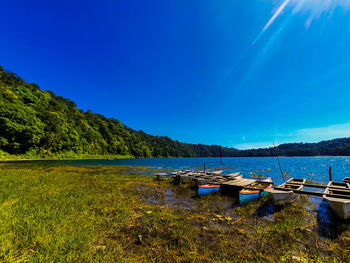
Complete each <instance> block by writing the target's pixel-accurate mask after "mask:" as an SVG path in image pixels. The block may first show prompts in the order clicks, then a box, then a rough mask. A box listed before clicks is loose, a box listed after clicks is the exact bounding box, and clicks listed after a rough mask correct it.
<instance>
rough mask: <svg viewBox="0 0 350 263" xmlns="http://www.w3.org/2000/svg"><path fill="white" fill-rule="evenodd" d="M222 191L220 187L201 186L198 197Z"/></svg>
mask: <svg viewBox="0 0 350 263" xmlns="http://www.w3.org/2000/svg"><path fill="white" fill-rule="evenodd" d="M219 189H220V185H200V186H198V195H199V196H202V195H208V194H212V193H215V192H218V191H219Z"/></svg>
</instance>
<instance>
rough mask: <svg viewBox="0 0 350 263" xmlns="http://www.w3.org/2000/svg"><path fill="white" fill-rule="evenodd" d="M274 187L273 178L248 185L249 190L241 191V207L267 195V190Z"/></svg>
mask: <svg viewBox="0 0 350 263" xmlns="http://www.w3.org/2000/svg"><path fill="white" fill-rule="evenodd" d="M272 185H273V184H272V180H271V177H269V178H267V179H265V180H263V181H256V182H255V183H252V184H251V185H248V186H247V188H243V189H242V190H241V191H239V203H240V204H241V205H242V204H246V203H248V202H250V201H252V200H254V199H257V198H260V197H262V196H264V195H267V192H266V190H268V189H270V188H272ZM252 188H253V189H252Z"/></svg>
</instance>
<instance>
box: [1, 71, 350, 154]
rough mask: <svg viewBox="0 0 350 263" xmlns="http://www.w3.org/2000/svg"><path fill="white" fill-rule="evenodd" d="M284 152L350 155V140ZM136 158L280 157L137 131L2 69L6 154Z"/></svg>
mask: <svg viewBox="0 0 350 263" xmlns="http://www.w3.org/2000/svg"><path fill="white" fill-rule="evenodd" d="M277 150H278V153H279V155H284V156H313V155H350V138H345V139H335V140H331V141H324V142H320V143H293V144H282V145H280V146H278V149H277ZM9 154H10V155H25V156H29V157H30V156H45V157H51V156H52V157H55V156H69V157H79V156H93V155H96V156H108V155H111V156H117V155H120V156H133V157H192V156H193V157H204V156H208V157H211V156H220V154H222V156H274V155H275V152H274V150H273V149H272V148H266V149H255V150H244V151H243V150H237V149H234V148H227V147H220V146H217V145H201V144H187V143H181V142H178V141H174V140H172V139H170V138H168V137H158V136H152V135H149V134H146V133H144V132H142V131H135V130H133V129H130V128H128V127H126V126H125V125H123V124H122V123H121V122H120V121H118V120H116V119H112V118H106V117H104V116H103V115H100V114H96V113H92V112H91V111H87V112H84V111H82V110H79V109H77V107H76V104H75V103H74V102H72V101H70V100H68V99H66V98H63V97H60V96H56V95H55V94H54V93H52V92H50V91H43V90H40V88H39V87H38V85H36V84H30V83H26V82H25V81H24V80H23V79H21V78H20V77H18V76H17V75H16V74H14V73H11V72H8V71H5V70H3V69H2V68H1V67H0V157H1V156H4V155H9Z"/></svg>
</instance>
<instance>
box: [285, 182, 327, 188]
mask: <svg viewBox="0 0 350 263" xmlns="http://www.w3.org/2000/svg"><path fill="white" fill-rule="evenodd" d="M286 184H287V185H303V186H306V187H314V188H323V189H326V188H327V185H325V184H309V183H305V184H300V183H292V182H290V183H286Z"/></svg>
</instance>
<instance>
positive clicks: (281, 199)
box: [266, 178, 306, 206]
mask: <svg viewBox="0 0 350 263" xmlns="http://www.w3.org/2000/svg"><path fill="white" fill-rule="evenodd" d="M305 182H306V179H295V178H291V179H289V180H288V181H287V182H286V183H284V184H282V185H279V186H277V187H276V188H282V189H283V190H282V189H274V188H271V189H268V190H266V192H268V193H269V194H271V197H272V201H273V204H274V205H276V206H280V205H286V204H290V203H292V202H294V201H295V200H296V199H297V198H298V197H299V194H296V193H294V192H293V190H302V189H303V184H304V183H305ZM284 189H285V190H284Z"/></svg>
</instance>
